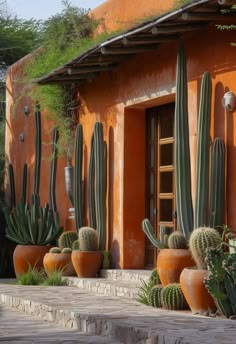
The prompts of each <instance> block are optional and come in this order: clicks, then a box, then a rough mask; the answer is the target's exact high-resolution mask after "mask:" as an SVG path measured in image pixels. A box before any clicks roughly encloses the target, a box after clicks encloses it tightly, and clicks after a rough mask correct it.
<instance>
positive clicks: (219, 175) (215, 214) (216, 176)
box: [210, 138, 225, 228]
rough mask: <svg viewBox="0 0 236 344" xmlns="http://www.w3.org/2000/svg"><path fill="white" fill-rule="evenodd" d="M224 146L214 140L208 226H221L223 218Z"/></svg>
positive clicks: (218, 140) (220, 140) (222, 143)
mask: <svg viewBox="0 0 236 344" xmlns="http://www.w3.org/2000/svg"><path fill="white" fill-rule="evenodd" d="M224 182H225V146H224V142H223V141H222V139H220V138H215V140H214V142H213V145H212V155H211V181H210V226H211V227H215V228H216V227H217V226H222V224H223V221H224V220H223V217H224Z"/></svg>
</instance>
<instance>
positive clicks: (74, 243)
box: [72, 240, 79, 251]
mask: <svg viewBox="0 0 236 344" xmlns="http://www.w3.org/2000/svg"><path fill="white" fill-rule="evenodd" d="M72 250H73V251H79V240H75V241H74V242H73V245H72Z"/></svg>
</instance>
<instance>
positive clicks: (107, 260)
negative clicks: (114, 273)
mask: <svg viewBox="0 0 236 344" xmlns="http://www.w3.org/2000/svg"><path fill="white" fill-rule="evenodd" d="M109 267H110V252H109V251H103V261H102V268H103V269H109Z"/></svg>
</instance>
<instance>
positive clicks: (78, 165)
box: [74, 124, 83, 231]
mask: <svg viewBox="0 0 236 344" xmlns="http://www.w3.org/2000/svg"><path fill="white" fill-rule="evenodd" d="M82 167H83V128H82V125H81V124H78V125H77V128H76V134H75V171H74V204H75V224H76V229H77V231H78V230H79V228H80V227H82V226H83V185H82Z"/></svg>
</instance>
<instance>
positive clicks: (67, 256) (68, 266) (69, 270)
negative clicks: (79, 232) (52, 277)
mask: <svg viewBox="0 0 236 344" xmlns="http://www.w3.org/2000/svg"><path fill="white" fill-rule="evenodd" d="M43 266H44V269H45V271H46V273H47V274H50V272H53V271H60V272H61V274H62V276H75V275H76V273H75V269H74V267H73V264H72V261H71V253H51V252H49V253H46V254H45V256H44V258H43Z"/></svg>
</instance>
